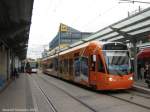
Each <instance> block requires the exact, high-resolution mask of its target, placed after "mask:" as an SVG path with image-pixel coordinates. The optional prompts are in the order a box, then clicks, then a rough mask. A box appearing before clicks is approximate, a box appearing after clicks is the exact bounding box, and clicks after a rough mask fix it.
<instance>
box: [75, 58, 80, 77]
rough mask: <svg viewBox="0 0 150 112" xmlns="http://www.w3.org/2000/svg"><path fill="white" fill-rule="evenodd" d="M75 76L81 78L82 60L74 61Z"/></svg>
mask: <svg viewBox="0 0 150 112" xmlns="http://www.w3.org/2000/svg"><path fill="white" fill-rule="evenodd" d="M74 74H75V76H80V60H79V58H75V60H74Z"/></svg>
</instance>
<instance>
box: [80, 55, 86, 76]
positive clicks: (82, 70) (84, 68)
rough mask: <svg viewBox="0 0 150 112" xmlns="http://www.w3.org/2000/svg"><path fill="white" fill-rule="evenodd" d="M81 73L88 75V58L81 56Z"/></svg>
mask: <svg viewBox="0 0 150 112" xmlns="http://www.w3.org/2000/svg"><path fill="white" fill-rule="evenodd" d="M81 73H82V74H83V75H85V76H88V58H86V57H81Z"/></svg>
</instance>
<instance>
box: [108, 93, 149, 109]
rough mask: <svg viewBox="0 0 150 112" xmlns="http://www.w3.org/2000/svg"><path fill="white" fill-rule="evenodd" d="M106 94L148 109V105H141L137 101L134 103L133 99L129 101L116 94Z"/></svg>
mask: <svg viewBox="0 0 150 112" xmlns="http://www.w3.org/2000/svg"><path fill="white" fill-rule="evenodd" d="M108 96H110V97H113V98H116V99H118V100H121V101H125V102H128V103H130V104H134V105H136V106H139V107H142V108H145V109H148V110H150V107H148V106H145V105H142V104H139V103H136V102H133V101H130V100H127V99H124V98H121V97H117V96H115V95H111V94H108Z"/></svg>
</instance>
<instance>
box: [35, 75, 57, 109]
mask: <svg viewBox="0 0 150 112" xmlns="http://www.w3.org/2000/svg"><path fill="white" fill-rule="evenodd" d="M32 81H33V82H34V83H35V85H36V87H37V88H38V89H39V90H40V92H41V94H42V95H43V96H44V98H45V99H46V101H47V103H48V104H49V106H50V109H51V110H52V112H58V110H57V109H56V107H55V106H54V104H53V103H52V101H51V99H50V98H49V96H48V95H47V94H46V92H45V91H44V90H43V89H42V87H41V86H40V85H39V84H38V82H37V81H36V80H35V79H33V78H32Z"/></svg>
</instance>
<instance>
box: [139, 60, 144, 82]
mask: <svg viewBox="0 0 150 112" xmlns="http://www.w3.org/2000/svg"><path fill="white" fill-rule="evenodd" d="M137 67H138V69H137V71H138V74H137V76H138V77H137V78H138V80H140V79H141V80H142V74H143V73H142V72H143V70H142V67H141V64H140V63H139V64H138V66H137ZM143 76H144V75H143Z"/></svg>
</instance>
